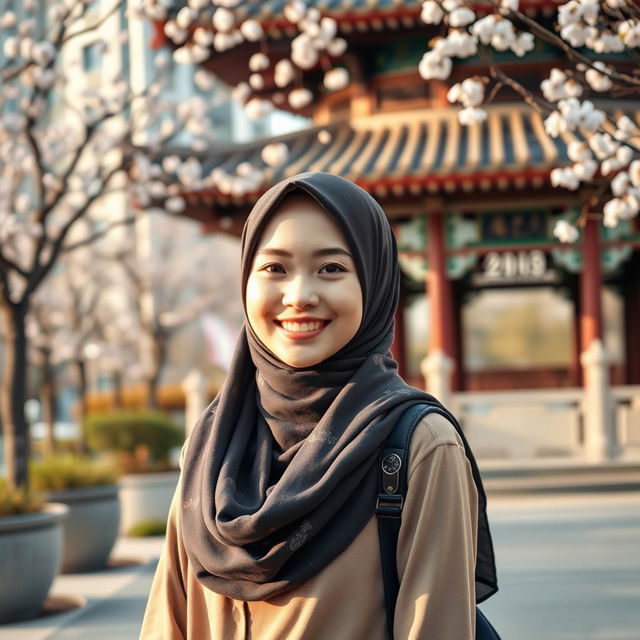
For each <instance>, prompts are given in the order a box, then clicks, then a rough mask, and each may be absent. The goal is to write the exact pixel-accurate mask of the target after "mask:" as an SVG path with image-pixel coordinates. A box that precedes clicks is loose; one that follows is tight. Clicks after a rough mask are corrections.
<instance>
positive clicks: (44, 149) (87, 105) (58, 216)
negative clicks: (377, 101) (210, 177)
mask: <svg viewBox="0 0 640 640" xmlns="http://www.w3.org/2000/svg"><path fill="white" fill-rule="evenodd" d="M107 4H108V3H101V4H100V6H99V7H98V8H96V7H95V3H90V2H88V1H87V0H60V1H58V2H50V3H44V5H43V3H41V2H37V1H36V0H22V1H21V2H19V3H3V4H2V6H1V7H0V26H1V29H0V47H1V51H0V78H1V80H2V92H0V322H1V324H2V327H3V329H2V333H3V335H4V339H5V348H4V362H3V367H2V374H3V379H2V387H1V390H0V412H1V420H2V425H3V434H4V439H3V445H4V452H5V466H6V475H7V478H8V480H9V482H10V483H11V484H13V485H26V484H27V480H28V478H27V460H28V457H29V441H28V433H27V424H26V420H25V415H24V402H25V398H26V382H27V352H28V346H27V344H28V336H27V332H26V326H27V315H28V313H29V310H30V306H31V303H32V300H33V296H34V294H35V293H36V292H37V291H38V290H39V289H40V288H41V287H42V286H43V283H44V282H45V279H46V278H47V276H48V275H49V274H50V273H51V271H52V269H53V267H54V266H55V265H56V264H57V262H58V260H59V258H60V257H61V256H62V255H64V254H65V253H67V252H69V251H71V250H73V249H77V248H78V247H81V246H89V245H90V244H91V243H92V242H94V241H95V240H97V239H98V238H101V237H104V236H106V235H108V234H111V233H113V232H114V230H115V229H116V228H118V227H122V226H123V225H127V224H130V223H131V222H132V221H133V219H134V216H133V215H131V213H130V212H129V211H130V208H129V207H128V206H127V203H128V202H130V201H134V202H135V203H136V205H137V206H138V207H139V208H144V207H146V206H147V205H148V204H149V203H150V202H151V200H152V199H153V200H154V202H155V203H156V204H159V205H164V206H165V207H166V208H167V209H168V210H170V211H177V210H181V209H182V208H184V202H183V201H182V199H181V198H180V197H179V193H180V192H182V191H184V190H185V189H188V188H190V187H194V186H198V185H201V184H202V180H201V176H199V173H200V171H199V170H198V169H197V168H195V167H196V165H197V164H198V163H197V161H196V160H193V161H190V160H189V159H188V158H187V159H186V160H185V161H182V160H180V161H178V163H177V166H176V167H175V169H176V170H177V175H178V178H177V179H176V178H175V176H172V178H173V184H167V182H163V181H162V180H161V177H162V176H161V175H160V173H161V168H160V166H159V165H158V164H157V163H154V162H153V161H152V160H151V159H150V158H155V157H157V155H158V152H159V150H160V149H161V148H164V147H165V146H166V145H171V144H172V142H173V141H175V140H176V138H177V136H179V135H180V134H181V133H183V132H188V144H187V146H186V147H184V144H185V143H184V136H183V138H182V142H181V144H182V146H183V148H186V151H187V153H188V152H189V150H190V149H191V150H193V151H197V150H202V149H204V148H207V147H209V146H210V145H211V144H212V133H211V132H212V131H213V126H212V124H211V120H210V116H209V113H208V110H207V105H206V104H205V103H204V101H203V99H202V98H201V97H200V98H198V97H194V98H193V99H184V100H182V101H181V102H179V103H178V102H177V101H175V100H173V101H172V100H171V99H169V98H168V97H167V95H168V94H167V90H166V87H167V80H168V74H167V72H166V60H167V57H166V55H165V56H162V55H157V56H155V67H156V71H155V72H154V73H153V74H152V76H151V77H150V80H149V82H148V83H147V84H146V85H145V86H142V87H137V88H132V85H131V84H130V83H129V82H128V81H127V79H126V78H125V74H124V71H125V70H124V69H122V68H121V66H120V67H117V66H116V67H114V69H113V70H112V71H111V69H110V68H109V69H106V70H105V73H103V74H101V77H100V83H94V84H91V83H89V82H88V81H86V78H85V76H84V75H83V73H82V69H81V58H82V56H81V49H80V48H79V47H78V46H77V43H78V42H79V41H81V40H82V38H86V37H88V36H91V37H93V38H94V40H93V41H94V44H95V45H96V46H99V47H101V48H102V50H104V51H105V52H108V51H111V50H113V49H114V48H117V47H120V46H123V43H124V41H125V36H126V33H125V34H121V36H119V37H118V40H117V41H113V42H112V41H106V40H105V39H104V37H102V36H103V32H102V28H103V27H104V26H105V25H107V24H108V23H109V21H110V20H111V21H113V20H115V21H116V22H119V20H120V17H121V12H122V11H124V9H125V8H126V6H127V3H125V1H124V0H113V2H112V3H111V4H109V6H106V5H107ZM43 6H44V9H43ZM103 6H104V8H103ZM132 19H133V18H132ZM116 196H118V197H120V198H121V200H120V201H119V203H118V204H117V206H114V205H113V203H114V200H113V198H114V197H116ZM106 203H108V204H109V206H106Z"/></svg>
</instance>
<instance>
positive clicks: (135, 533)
mask: <svg viewBox="0 0 640 640" xmlns="http://www.w3.org/2000/svg"><path fill="white" fill-rule="evenodd" d="M166 532H167V523H166V522H165V521H164V520H145V521H144V522H139V523H138V524H135V525H133V527H131V529H129V531H127V535H129V536H132V537H134V538H145V537H146V536H163V535H165V534H166Z"/></svg>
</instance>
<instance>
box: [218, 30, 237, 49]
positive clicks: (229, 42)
mask: <svg viewBox="0 0 640 640" xmlns="http://www.w3.org/2000/svg"><path fill="white" fill-rule="evenodd" d="M235 45H236V39H235V37H234V36H233V34H232V33H224V32H223V31H219V32H218V33H216V34H215V36H213V48H214V49H215V50H216V51H219V52H220V53H222V52H223V51H227V50H228V49H231V48H232V47H234V46H235Z"/></svg>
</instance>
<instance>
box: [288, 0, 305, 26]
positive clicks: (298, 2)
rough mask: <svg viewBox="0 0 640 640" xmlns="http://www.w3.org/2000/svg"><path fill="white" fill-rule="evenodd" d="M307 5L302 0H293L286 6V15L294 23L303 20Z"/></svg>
mask: <svg viewBox="0 0 640 640" xmlns="http://www.w3.org/2000/svg"><path fill="white" fill-rule="evenodd" d="M306 9H307V8H306V6H305V4H304V2H302V0H291V1H290V2H287V4H285V6H284V17H285V18H286V19H287V20H288V21H289V22H293V24H297V23H298V22H300V20H302V18H303V17H304V14H305V12H306Z"/></svg>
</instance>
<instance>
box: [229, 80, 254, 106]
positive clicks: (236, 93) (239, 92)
mask: <svg viewBox="0 0 640 640" xmlns="http://www.w3.org/2000/svg"><path fill="white" fill-rule="evenodd" d="M250 95H251V87H250V86H249V85H248V84H247V83H246V82H240V83H238V84H237V85H236V86H235V87H234V88H233V91H231V96H232V98H233V99H234V100H237V101H238V102H241V103H244V102H245V101H246V99H247V98H248V97H249V96H250Z"/></svg>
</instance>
